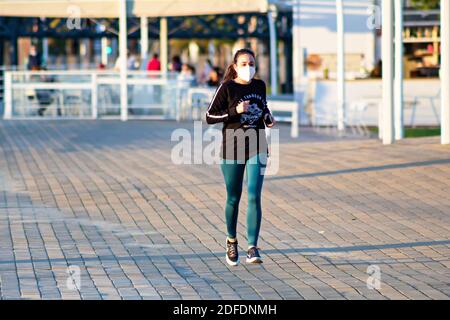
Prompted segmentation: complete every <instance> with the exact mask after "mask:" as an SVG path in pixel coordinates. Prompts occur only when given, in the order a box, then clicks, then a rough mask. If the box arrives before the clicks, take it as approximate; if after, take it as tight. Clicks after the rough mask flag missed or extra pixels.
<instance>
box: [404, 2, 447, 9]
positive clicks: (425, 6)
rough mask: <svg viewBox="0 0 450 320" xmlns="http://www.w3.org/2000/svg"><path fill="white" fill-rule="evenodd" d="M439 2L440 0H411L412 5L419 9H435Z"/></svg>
mask: <svg viewBox="0 0 450 320" xmlns="http://www.w3.org/2000/svg"><path fill="white" fill-rule="evenodd" d="M440 2H441V1H440V0H411V4H412V6H413V7H414V8H416V9H419V10H430V9H437V8H439V4H440Z"/></svg>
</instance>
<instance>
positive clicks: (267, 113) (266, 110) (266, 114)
mask: <svg viewBox="0 0 450 320" xmlns="http://www.w3.org/2000/svg"><path fill="white" fill-rule="evenodd" d="M261 82H262V84H263V85H262V87H263V89H262V92H263V95H262V97H263V102H264V109H263V114H262V117H263V120H264V123H265V124H266V126H268V127H269V128H270V127H273V125H274V124H275V118H274V116H273V115H272V111H270V108H269V105H268V104H267V99H266V84H265V82H264V81H261ZM266 117H268V119H269V120H270V121H269V122H270V124H268V123H266Z"/></svg>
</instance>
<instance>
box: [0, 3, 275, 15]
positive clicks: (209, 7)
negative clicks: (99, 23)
mask: <svg viewBox="0 0 450 320" xmlns="http://www.w3.org/2000/svg"><path fill="white" fill-rule="evenodd" d="M122 1H125V2H126V14H127V16H136V17H175V16H195V15H210V14H226V13H240V12H267V9H268V1H267V0H227V1H221V0H33V1H30V0H0V7H1V15H2V16H14V17H30V16H33V17H41V16H42V17H49V18H51V17H68V16H74V17H75V16H78V17H83V18H118V17H119V16H120V14H119V12H120V8H121V3H122Z"/></svg>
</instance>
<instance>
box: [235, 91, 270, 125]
mask: <svg viewBox="0 0 450 320" xmlns="http://www.w3.org/2000/svg"><path fill="white" fill-rule="evenodd" d="M245 100H250V104H249V106H248V109H247V112H245V113H243V114H241V119H240V122H241V124H242V127H244V128H255V127H257V122H258V120H259V119H260V118H261V116H262V114H263V110H262V109H261V108H260V107H259V106H258V103H257V102H256V101H255V100H259V101H260V102H261V104H262V105H263V106H264V100H263V98H262V97H261V96H260V95H259V94H256V93H253V94H248V95H245V96H243V97H242V98H241V99H240V100H239V102H238V104H239V103H241V102H242V101H245ZM253 101H254V102H253Z"/></svg>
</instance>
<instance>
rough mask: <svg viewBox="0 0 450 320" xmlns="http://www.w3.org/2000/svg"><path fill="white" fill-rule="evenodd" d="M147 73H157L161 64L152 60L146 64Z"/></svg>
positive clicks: (156, 60)
mask: <svg viewBox="0 0 450 320" xmlns="http://www.w3.org/2000/svg"><path fill="white" fill-rule="evenodd" d="M147 70H148V71H159V70H161V62H159V60H158V59H155V58H153V59H152V60H150V61H149V62H148V64H147Z"/></svg>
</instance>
